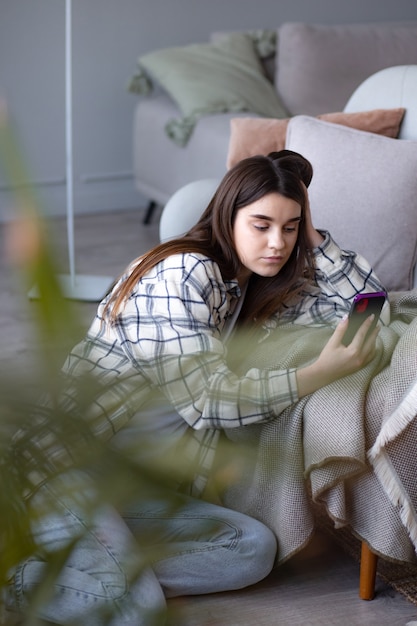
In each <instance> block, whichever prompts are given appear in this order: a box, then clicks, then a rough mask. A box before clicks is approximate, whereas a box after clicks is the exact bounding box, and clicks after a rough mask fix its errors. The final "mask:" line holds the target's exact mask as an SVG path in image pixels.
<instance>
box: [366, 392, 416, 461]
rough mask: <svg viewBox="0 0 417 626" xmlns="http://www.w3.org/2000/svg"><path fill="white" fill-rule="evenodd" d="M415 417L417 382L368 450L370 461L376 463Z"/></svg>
mask: <svg viewBox="0 0 417 626" xmlns="http://www.w3.org/2000/svg"><path fill="white" fill-rule="evenodd" d="M415 417H417V381H416V382H415V383H413V386H412V387H411V388H410V389H409V390H408V392H407V394H406V395H405V396H404V398H403V399H402V401H401V402H400V404H399V405H398V407H397V408H396V409H395V411H394V412H393V413H392V414H391V416H390V417H389V419H388V420H387V421H386V422H385V424H384V425H383V427H382V429H381V431H380V433H379V435H378V437H377V438H376V440H375V443H374V445H373V446H372V448H370V450H368V453H367V456H368V459H369V461H370V462H371V463H374V461H375V459H376V457H377V456H378V455H379V454H380V453H381V450H382V449H383V448H384V447H385V446H386V445H387V444H388V443H389V442H390V441H393V440H394V439H395V438H396V437H397V436H398V435H399V434H401V433H402V432H403V431H404V429H405V428H406V427H407V425H408V424H409V423H410V422H411V421H412V420H413V419H414V418H415Z"/></svg>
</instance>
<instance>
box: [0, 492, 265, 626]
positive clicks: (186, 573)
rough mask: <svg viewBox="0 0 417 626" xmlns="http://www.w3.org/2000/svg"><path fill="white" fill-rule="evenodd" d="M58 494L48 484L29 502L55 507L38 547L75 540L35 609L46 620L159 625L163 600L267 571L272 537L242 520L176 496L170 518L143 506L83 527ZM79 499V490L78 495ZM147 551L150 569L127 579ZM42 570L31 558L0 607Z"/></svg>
mask: <svg viewBox="0 0 417 626" xmlns="http://www.w3.org/2000/svg"><path fill="white" fill-rule="evenodd" d="M91 488H93V487H91ZM59 492H60V490H59V487H57V485H55V486H44V487H42V489H41V490H40V492H39V493H38V495H37V496H35V498H36V499H37V501H38V502H41V501H42V500H43V499H45V498H46V499H48V498H54V499H55V504H56V507H55V511H56V512H54V513H53V514H51V513H50V512H49V513H48V514H47V515H45V516H44V517H42V516H41V518H40V520H39V522H38V523H37V525H36V527H35V528H34V533H35V534H36V538H37V540H38V542H40V544H38V545H42V546H43V547H44V548H45V550H47V551H54V550H56V549H59V548H62V547H63V546H65V545H66V544H67V542H68V541H70V540H71V539H74V538H76V537H80V539H78V541H77V542H76V544H75V547H74V549H73V550H72V551H71V553H70V556H69V558H68V560H67V561H66V564H65V567H64V568H63V570H62V571H61V573H60V576H59V578H58V579H57V581H56V583H55V586H54V589H53V592H52V596H51V598H50V600H49V601H48V602H46V603H45V604H44V605H43V608H42V610H41V611H40V614H39V617H40V618H41V619H44V620H47V621H49V622H52V623H55V624H65V623H67V622H75V621H76V620H78V621H79V623H82V624H86V623H88V625H89V626H102V624H103V618H102V616H101V615H100V610H106V609H107V610H110V611H111V614H112V618H111V620H110V622H109V623H110V624H111V626H128V625H129V626H138V625H143V626H145V625H146V626H150V625H151V624H161V623H163V617H161V616H162V615H163V614H164V613H165V605H166V603H165V598H167V597H174V596H181V595H191V594H204V593H211V592H218V591H225V590H231V589H239V588H242V587H245V586H247V585H251V584H253V583H255V582H258V581H259V580H261V579H262V578H264V577H265V576H266V575H267V574H268V573H269V572H270V571H271V569H272V567H273V563H274V559H275V554H276V540H275V536H274V535H273V533H272V532H271V531H270V530H269V529H268V528H267V527H266V526H264V525H263V524H262V523H261V522H259V521H257V520H255V519H252V518H250V517H248V516H246V515H243V514H241V513H238V512H235V511H232V510H229V509H225V508H223V507H220V506H217V505H215V504H211V503H208V502H205V501H203V500H196V499H192V498H189V497H187V496H182V495H181V496H180V500H179V506H176V507H175V509H174V510H170V507H169V504H168V501H167V500H166V499H165V498H163V497H161V498H156V499H155V500H152V501H150V502H147V503H146V505H144V502H143V500H142V501H141V502H140V504H138V505H137V506H135V505H132V506H130V507H129V509H128V510H127V511H125V512H124V513H123V514H119V513H117V512H116V511H115V510H113V509H112V508H110V507H103V508H102V509H101V510H99V511H95V513H94V519H93V520H92V523H91V522H90V523H88V524H86V521H85V519H83V511H84V510H85V509H84V508H83V506H82V502H81V503H80V502H76V501H74V498H69V497H62V496H61V495H60V493H59ZM78 493H80V492H78ZM88 494H89V490H88V489H85V490H83V491H82V495H81V497H84V498H88ZM34 504H36V501H35V502H34ZM147 553H149V554H150V555H151V558H152V564H151V566H144V568H143V570H141V575H140V577H139V578H137V579H135V580H133V581H132V580H131V572H132V571H133V568H134V567H135V566H137V564H138V562H140V560H141V559H142V560H143V559H145V558H146V557H147V556H149V554H147ZM143 562H144V561H143ZM147 563H149V561H147ZM45 567H46V566H45V560H44V559H42V558H41V557H39V558H35V557H33V556H32V557H31V558H29V559H27V560H26V561H24V562H23V563H21V564H20V565H19V567H18V568H17V569H16V571H15V572H14V576H13V580H12V583H11V585H10V587H9V589H8V598H7V600H6V606H7V607H8V608H9V609H12V610H18V611H19V610H20V611H21V610H24V608H25V606H26V603H27V594H29V593H30V591H31V590H32V589H34V588H35V587H36V586H37V585H38V584H39V581H40V580H42V577H43V576H44V573H45Z"/></svg>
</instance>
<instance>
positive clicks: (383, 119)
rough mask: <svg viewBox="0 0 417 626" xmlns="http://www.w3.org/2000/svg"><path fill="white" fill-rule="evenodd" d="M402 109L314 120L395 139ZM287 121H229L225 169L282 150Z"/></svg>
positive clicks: (241, 118) (320, 117) (239, 118)
mask: <svg viewBox="0 0 417 626" xmlns="http://www.w3.org/2000/svg"><path fill="white" fill-rule="evenodd" d="M404 113H405V109H404V108H396V109H374V110H373V111H361V112H359V113H343V112H340V113H324V114H323V115H318V116H317V117H318V119H321V120H324V121H326V122H332V123H333V124H341V125H342V126H349V127H350V128H356V129H357V130H365V131H367V132H370V133H376V134H378V135H385V136H386V137H392V138H396V137H398V133H399V132H400V126H401V122H402V119H403V117H404ZM290 119H291V118H285V119H272V118H258V117H235V118H233V119H232V120H231V121H230V141H229V150H228V155H227V162H226V165H227V168H228V169H230V168H231V167H233V165H235V164H236V163H237V162H238V161H240V160H241V159H244V158H246V157H249V156H254V155H255V154H268V153H269V152H273V151H274V150H282V149H283V148H284V147H285V138H286V135H287V126H288V123H289V121H290Z"/></svg>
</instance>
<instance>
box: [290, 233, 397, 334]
mask: <svg viewBox="0 0 417 626" xmlns="http://www.w3.org/2000/svg"><path fill="white" fill-rule="evenodd" d="M321 233H322V235H324V241H323V243H322V244H321V245H320V246H318V247H317V248H315V249H314V259H315V288H313V289H311V290H310V291H306V292H305V294H304V296H303V298H302V299H301V300H300V301H299V302H298V303H297V304H296V305H295V306H294V307H290V308H289V309H288V310H287V311H286V313H285V314H284V316H283V321H285V320H287V319H292V320H293V321H295V322H296V323H299V324H332V325H334V324H335V323H337V321H338V320H340V319H341V318H342V317H343V315H345V314H346V313H348V312H349V310H350V307H351V304H352V300H353V298H354V297H355V296H356V295H357V294H359V293H366V292H375V291H385V288H384V287H383V285H382V283H381V281H380V280H379V278H378V277H377V275H376V274H375V272H374V271H373V269H372V267H371V266H370V264H369V263H368V261H367V260H366V259H365V258H364V257H363V256H361V255H360V254H358V253H357V252H353V251H351V250H342V249H341V248H340V247H339V246H338V245H337V243H336V242H335V241H334V240H333V238H332V237H331V236H330V234H329V233H328V232H326V231H321ZM389 320H390V313H389V304H388V301H387V302H386V303H385V306H384V309H383V312H382V315H381V321H382V322H383V323H384V324H388V323H389Z"/></svg>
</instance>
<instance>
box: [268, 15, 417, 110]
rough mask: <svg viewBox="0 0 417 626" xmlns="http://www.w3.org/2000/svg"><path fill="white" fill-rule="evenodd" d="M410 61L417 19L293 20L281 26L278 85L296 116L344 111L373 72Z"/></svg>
mask: <svg viewBox="0 0 417 626" xmlns="http://www.w3.org/2000/svg"><path fill="white" fill-rule="evenodd" d="M408 63H417V22H408V23H404V24H398V25H396V24H393V23H390V24H384V23H380V24H372V23H371V24H344V25H326V24H320V25H319V24H305V23H298V22H288V23H286V24H283V25H282V26H281V27H280V29H279V35H278V51H277V60H276V77H275V84H276V87H277V89H278V93H279V94H280V96H281V98H282V101H283V103H284V105H285V106H286V107H287V109H288V110H289V111H290V113H291V115H298V114H300V113H301V114H307V115H318V114H320V113H322V112H323V111H341V110H343V109H344V106H345V104H346V102H347V101H348V98H349V97H350V95H351V94H352V93H353V91H354V90H355V89H356V87H357V86H358V85H359V84H360V83H361V82H362V81H364V80H365V79H366V78H367V77H368V76H370V75H371V74H373V73H374V72H377V71H379V70H381V69H382V68H384V67H389V66H393V65H403V64H408ZM341 68H343V70H341Z"/></svg>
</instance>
